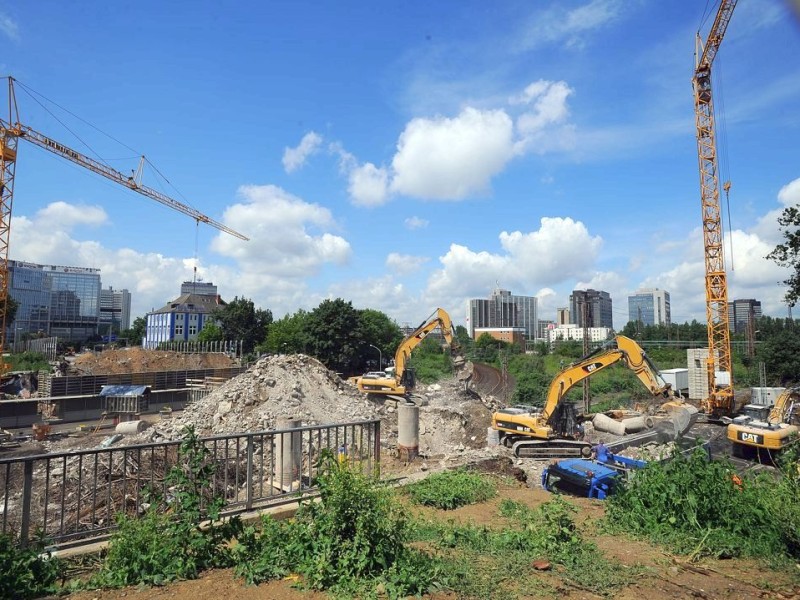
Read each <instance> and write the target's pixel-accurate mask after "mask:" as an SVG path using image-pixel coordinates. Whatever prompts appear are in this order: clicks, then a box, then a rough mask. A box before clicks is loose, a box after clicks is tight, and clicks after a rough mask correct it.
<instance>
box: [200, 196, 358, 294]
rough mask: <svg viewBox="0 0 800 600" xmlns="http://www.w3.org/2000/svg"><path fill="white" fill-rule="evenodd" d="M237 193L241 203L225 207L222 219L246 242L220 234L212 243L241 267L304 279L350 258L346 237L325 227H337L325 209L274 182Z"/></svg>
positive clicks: (247, 269)
mask: <svg viewBox="0 0 800 600" xmlns="http://www.w3.org/2000/svg"><path fill="white" fill-rule="evenodd" d="M239 196H240V197H241V198H242V199H243V202H241V203H238V204H234V205H233V206H230V207H228V208H227V209H226V211H225V214H224V222H225V224H226V225H228V226H229V227H232V228H233V229H235V230H236V231H240V232H242V233H244V234H245V235H247V236H248V237H249V238H250V241H248V242H244V241H241V240H238V239H236V238H234V237H233V236H230V235H225V234H221V235H219V236H217V237H216V238H215V239H214V242H213V245H212V247H213V249H214V250H216V251H217V252H219V253H220V254H222V255H224V256H229V257H232V258H235V259H236V260H238V261H239V262H240V265H241V266H242V268H243V269H244V270H246V271H248V272H250V273H254V274H259V273H262V274H270V275H273V276H276V277H283V278H289V279H302V278H305V277H308V276H310V275H314V274H316V273H317V272H318V271H319V269H320V268H321V267H322V265H323V264H325V263H333V264H343V263H345V262H347V260H348V259H349V257H350V253H351V248H350V244H349V243H348V242H347V240H345V239H344V238H342V237H340V236H337V235H334V234H333V233H330V231H326V230H333V229H335V228H336V224H335V222H334V220H333V216H332V215H331V213H330V211H329V210H328V209H327V208H324V207H322V206H320V205H318V204H311V203H309V202H305V201H303V200H302V199H300V198H298V197H296V196H293V195H292V194H290V193H288V192H286V191H284V190H283V189H281V188H279V187H277V186H274V185H244V186H241V187H240V188H239Z"/></svg>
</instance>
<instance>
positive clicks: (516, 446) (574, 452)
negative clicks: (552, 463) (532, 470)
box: [511, 440, 592, 459]
mask: <svg viewBox="0 0 800 600" xmlns="http://www.w3.org/2000/svg"><path fill="white" fill-rule="evenodd" d="M511 451H512V452H513V453H514V456H516V457H517V458H545V459H546V458H572V457H581V456H582V457H584V458H586V457H588V456H590V455H591V454H592V445H591V444H590V443H589V442H582V441H579V440H519V441H517V442H514V443H513V444H512V446H511Z"/></svg>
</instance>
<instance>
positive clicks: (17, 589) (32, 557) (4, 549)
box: [0, 535, 63, 600]
mask: <svg viewBox="0 0 800 600" xmlns="http://www.w3.org/2000/svg"><path fill="white" fill-rule="evenodd" d="M62 573H63V565H62V563H61V562H60V561H59V560H58V559H57V558H55V557H52V556H50V553H49V552H45V551H44V543H43V542H42V541H41V540H36V541H34V542H32V543H31V544H30V545H29V546H28V547H27V548H20V547H19V546H18V545H16V544H15V542H14V539H13V538H12V537H11V536H8V535H0V598H12V599H14V600H23V599H25V598H37V597H39V596H44V595H46V594H51V593H54V592H55V591H56V590H57V585H56V583H57V582H58V580H59V578H60V577H61V575H62Z"/></svg>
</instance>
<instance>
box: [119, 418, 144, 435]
mask: <svg viewBox="0 0 800 600" xmlns="http://www.w3.org/2000/svg"><path fill="white" fill-rule="evenodd" d="M145 427H147V423H145V422H144V421H142V420H136V421H122V422H121V423H119V424H118V425H117V426H116V427H115V428H114V431H115V432H116V433H124V434H126V435H132V434H134V433H139V432H140V431H144V428H145Z"/></svg>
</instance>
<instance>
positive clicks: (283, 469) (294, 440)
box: [272, 418, 303, 492]
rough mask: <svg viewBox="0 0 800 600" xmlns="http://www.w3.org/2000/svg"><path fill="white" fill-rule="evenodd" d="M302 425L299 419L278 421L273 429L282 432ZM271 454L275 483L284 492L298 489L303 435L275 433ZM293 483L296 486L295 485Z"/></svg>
mask: <svg viewBox="0 0 800 600" xmlns="http://www.w3.org/2000/svg"><path fill="white" fill-rule="evenodd" d="M301 425H302V422H301V421H300V420H299V419H291V418H290V419H278V420H277V422H276V423H275V427H276V428H277V429H278V430H280V431H282V430H286V429H297V428H298V427H300V426H301ZM272 452H273V456H275V482H276V487H279V488H280V489H282V490H283V491H285V492H290V491H294V490H296V489H299V487H300V470H301V468H302V464H303V434H302V433H301V432H299V431H286V432H285V433H277V434H275V436H274V437H273V441H272ZM295 483H296V484H297V485H295Z"/></svg>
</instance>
